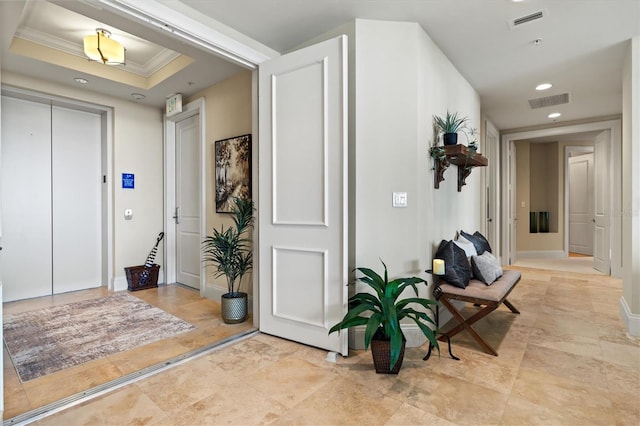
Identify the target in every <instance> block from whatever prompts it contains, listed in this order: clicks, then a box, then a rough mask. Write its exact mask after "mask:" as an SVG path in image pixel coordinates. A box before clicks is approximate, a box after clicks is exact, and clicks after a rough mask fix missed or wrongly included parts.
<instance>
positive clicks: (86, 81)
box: [74, 77, 89, 84]
mask: <svg viewBox="0 0 640 426" xmlns="http://www.w3.org/2000/svg"><path fill="white" fill-rule="evenodd" d="M74 80H75V81H76V83H80V84H87V83H88V82H89V80H87V79H86V78H82V77H76V78H74Z"/></svg>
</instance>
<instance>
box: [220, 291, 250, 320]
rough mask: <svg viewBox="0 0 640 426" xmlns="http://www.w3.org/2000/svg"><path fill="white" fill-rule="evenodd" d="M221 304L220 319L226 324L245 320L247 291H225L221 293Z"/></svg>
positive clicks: (246, 314) (246, 315)
mask: <svg viewBox="0 0 640 426" xmlns="http://www.w3.org/2000/svg"><path fill="white" fill-rule="evenodd" d="M221 305H222V306H221V315H222V320H223V321H224V322H225V323H227V324H239V323H241V322H245V321H246V320H247V318H248V316H249V314H248V297H247V293H244V292H240V291H237V292H235V293H225V294H223V295H222V298H221Z"/></svg>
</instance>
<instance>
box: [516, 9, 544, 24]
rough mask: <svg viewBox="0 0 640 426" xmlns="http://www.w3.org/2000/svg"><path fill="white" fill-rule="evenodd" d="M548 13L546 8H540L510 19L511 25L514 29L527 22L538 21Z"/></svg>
mask: <svg viewBox="0 0 640 426" xmlns="http://www.w3.org/2000/svg"><path fill="white" fill-rule="evenodd" d="M547 15H548V12H547V10H546V9H543V10H540V11H538V12H534V13H530V14H529V15H525V16H521V17H519V18H515V19H513V20H511V21H509V26H510V27H511V28H512V29H513V28H516V27H517V26H519V25H522V24H527V23H529V22H533V21H537V20H538V19H542V18H544V17H546V16H547Z"/></svg>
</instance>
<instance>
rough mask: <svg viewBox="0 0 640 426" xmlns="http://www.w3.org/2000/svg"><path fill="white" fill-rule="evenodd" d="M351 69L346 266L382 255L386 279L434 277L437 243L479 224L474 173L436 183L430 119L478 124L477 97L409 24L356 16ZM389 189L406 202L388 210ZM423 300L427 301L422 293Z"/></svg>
mask: <svg viewBox="0 0 640 426" xmlns="http://www.w3.org/2000/svg"><path fill="white" fill-rule="evenodd" d="M354 67H355V70H352V72H354V74H355V82H354V84H355V89H354V92H355V97H354V98H352V99H351V101H352V102H355V110H354V116H355V117H351V121H350V126H355V127H354V128H355V131H354V132H352V133H351V134H352V135H353V138H352V139H351V141H350V144H351V145H352V146H351V151H350V159H349V168H350V176H351V177H352V188H351V191H350V197H351V198H352V199H354V200H355V202H354V206H353V208H352V209H351V210H350V216H351V217H352V218H353V217H355V220H352V221H351V223H350V225H351V226H352V228H355V229H351V230H350V232H351V233H352V235H353V236H354V238H353V241H352V244H350V247H349V250H350V251H351V252H352V257H351V259H353V264H350V267H361V266H366V267H371V268H373V269H375V270H377V271H379V272H381V271H382V265H381V264H380V259H382V260H384V262H385V263H386V264H387V267H388V268H389V275H390V277H391V278H393V277H399V276H413V275H416V276H421V277H423V278H425V279H427V280H428V281H429V283H432V280H431V276H429V275H428V274H426V273H424V270H426V269H430V267H431V260H432V257H433V254H435V250H436V248H437V246H438V244H439V243H440V241H441V240H442V239H447V240H449V239H453V238H454V237H455V235H456V231H458V230H460V229H464V230H465V231H467V232H474V231H475V230H478V229H480V223H481V217H482V215H483V211H482V207H481V193H482V191H481V173H480V171H478V170H476V171H474V172H473V173H472V174H471V176H470V177H469V178H468V179H467V185H466V186H464V187H463V189H462V192H457V170H456V166H451V167H450V169H449V170H447V172H446V173H445V181H444V182H442V183H441V184H440V189H435V188H434V177H433V170H432V167H433V163H432V160H431V157H430V156H429V147H430V146H431V144H432V142H433V134H432V133H433V115H434V114H438V115H443V114H445V113H446V111H447V109H449V110H450V111H457V112H459V113H460V114H462V115H466V116H468V117H469V119H470V122H471V125H472V126H474V127H476V128H478V129H479V128H480V99H479V96H478V94H477V93H476V92H475V90H474V89H473V88H472V87H471V86H470V85H469V83H468V82H467V81H466V80H465V79H464V77H462V75H461V74H460V73H459V72H458V71H457V70H456V69H455V68H454V66H453V65H452V64H451V62H450V61H449V60H448V59H447V58H446V57H445V56H444V54H443V53H442V52H441V51H440V49H439V48H438V47H437V46H436V45H435V44H434V42H433V41H432V40H431V38H430V37H429V36H428V35H427V34H426V33H425V32H424V30H423V29H422V28H421V27H420V26H419V25H418V24H415V23H406V22H384V21H369V20H360V19H358V20H356V22H355V64H354ZM463 141H464V139H463ZM394 191H396V192H407V198H408V206H407V207H406V208H393V207H392V193H393V192H394ZM407 296H408V294H407ZM421 296H426V297H431V291H430V289H429V290H428V291H427V290H426V289H425V290H422V291H421ZM443 319H444V320H446V318H443ZM405 334H406V332H405ZM407 338H408V340H411V337H410V336H407ZM353 341H354V340H353V339H352V342H353ZM355 341H356V342H357V341H358V339H357V338H356V339H355ZM422 342H424V340H423V341H422ZM414 344H421V343H420V342H415V343H414Z"/></svg>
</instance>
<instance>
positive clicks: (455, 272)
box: [435, 240, 471, 288]
mask: <svg viewBox="0 0 640 426" xmlns="http://www.w3.org/2000/svg"><path fill="white" fill-rule="evenodd" d="M435 258H436V259H443V260H444V275H443V276H442V277H441V278H442V279H443V280H444V281H446V282H447V283H448V284H451V285H454V286H456V287H460V288H466V287H467V284H469V280H470V279H471V266H470V265H469V260H468V259H467V254H466V253H465V252H464V250H463V249H461V248H460V247H458V246H457V245H456V244H455V243H454V242H453V241H445V240H442V242H441V243H440V246H439V247H438V250H437V251H436V255H435Z"/></svg>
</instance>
